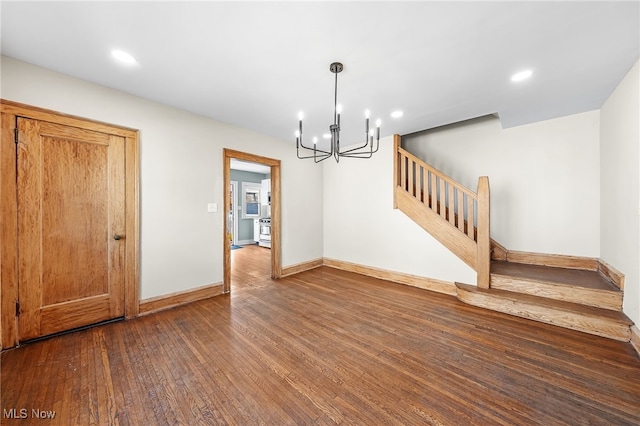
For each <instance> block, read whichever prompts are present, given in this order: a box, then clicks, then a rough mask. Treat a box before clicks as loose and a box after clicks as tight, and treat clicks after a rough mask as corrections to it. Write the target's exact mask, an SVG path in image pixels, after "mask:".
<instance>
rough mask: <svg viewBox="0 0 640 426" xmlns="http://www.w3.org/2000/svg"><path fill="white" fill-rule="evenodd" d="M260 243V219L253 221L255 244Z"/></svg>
mask: <svg viewBox="0 0 640 426" xmlns="http://www.w3.org/2000/svg"><path fill="white" fill-rule="evenodd" d="M258 241H260V219H253V242H255V243H257V242H258Z"/></svg>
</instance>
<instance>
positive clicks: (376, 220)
mask: <svg viewBox="0 0 640 426" xmlns="http://www.w3.org/2000/svg"><path fill="white" fill-rule="evenodd" d="M393 158H394V156H393V138H392V137H387V138H384V139H382V140H381V141H380V151H379V152H378V153H376V154H374V157H373V158H371V159H368V160H359V159H348V158H347V159H341V160H340V163H336V162H335V161H334V160H333V159H328V160H326V162H325V163H324V185H323V187H324V255H325V256H326V257H328V258H331V259H337V260H342V261H347V262H352V263H357V264H360V265H366V266H372V267H376V268H382V269H386V270H390V271H395V272H403V273H408V274H413V275H418V276H423V277H427V278H435V279H439V280H444V281H460V282H464V283H469V284H475V282H476V273H475V271H473V270H472V269H471V268H469V267H468V266H467V265H466V264H465V263H464V262H462V261H461V260H460V259H458V258H457V257H456V256H455V255H453V254H452V253H451V252H450V251H448V250H447V249H446V248H444V246H442V245H441V244H440V243H439V242H438V241H437V240H435V239H434V238H433V237H431V235H430V234H428V233H427V232H426V231H424V230H423V229H422V228H420V227H419V226H418V225H416V224H415V223H414V222H413V221H412V220H411V219H409V218H408V217H407V216H406V215H405V214H404V213H402V212H400V211H399V210H394V209H393Z"/></svg>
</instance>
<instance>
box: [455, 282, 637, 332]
mask: <svg viewBox="0 0 640 426" xmlns="http://www.w3.org/2000/svg"><path fill="white" fill-rule="evenodd" d="M456 287H458V288H461V289H463V290H465V291H467V292H471V293H481V294H485V295H489V296H492V297H496V298H500V299H504V300H508V301H512V302H522V303H527V304H532V305H538V306H543V307H545V308H548V309H553V310H561V311H565V312H572V313H576V314H581V315H585V316H590V317H599V318H606V319H609V320H613V321H616V322H619V323H621V324H625V325H628V326H631V325H633V321H631V320H630V319H629V318H628V317H627V316H626V315H625V314H624V313H622V312H620V311H613V310H609V309H602V308H595V307H593V306H587V305H581V304H578V303H571V302H564V301H561V300H553V299H547V298H544V297H538V296H531V295H529V294H522V293H514V292H511V291H506V290H498V289H484V288H478V287H476V286H473V285H469V284H463V283H456Z"/></svg>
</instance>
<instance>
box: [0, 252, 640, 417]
mask: <svg viewBox="0 0 640 426" xmlns="http://www.w3.org/2000/svg"><path fill="white" fill-rule="evenodd" d="M242 250H244V249H240V250H237V251H238V252H242ZM253 283H254V284H253V285H248V286H245V287H244V288H242V289H241V290H240V291H237V292H234V291H233V289H232V293H231V294H230V295H222V296H217V297H214V298H211V299H207V300H202V301H199V302H195V303H192V304H189V305H184V306H180V307H177V308H174V309H170V310H166V311H162V312H158V313H155V314H150V315H147V316H144V317H140V318H137V319H134V320H130V321H125V322H118V323H113V324H109V325H105V326H101V327H96V328H92V329H89V330H84V331H80V332H76V333H71V334H68V335H64V336H59V337H55V338H51V339H49V340H45V341H41V342H36V343H31V344H27V345H24V346H22V347H19V348H16V349H13V350H9V351H6V352H4V353H3V354H2V358H1V361H2V383H1V385H2V388H1V391H2V398H1V399H2V408H3V409H4V410H5V411H4V412H3V416H4V417H7V416H6V414H7V413H10V412H9V411H7V410H10V409H11V408H17V411H16V413H18V414H19V413H20V411H19V410H20V409H23V408H24V409H26V410H28V414H29V416H31V413H32V412H31V409H40V410H52V411H55V413H56V414H55V418H54V419H53V420H48V421H47V422H42V421H37V420H35V419H33V418H30V419H27V420H12V419H7V418H4V419H3V424H7V425H10V424H20V425H26V424H30V423H33V424H60V425H72V424H78V425H86V424H101V425H103V424H123V425H141V424H144V425H156V424H159V425H166V424H188V425H194V424H202V425H213V424H234V425H258V424H265V425H308V424H317V425H325V424H362V425H378V424H394V425H396V424H398V425H423V424H424V425H430V424H432V425H460V424H474V425H500V424H503V425H531V424H538V425H583V424H600V425H637V424H640V359H639V358H638V356H637V354H636V353H635V351H634V350H633V349H632V347H631V345H630V344H627V343H621V342H616V341H612V340H608V339H604V338H600V337H596V336H592V335H588V334H584V333H580V332H575V331H571V330H566V329H562V328H558V327H554V326H550V325H546V324H541V323H536V322H532V321H528V320H525V319H521V318H517V317H512V316H508V315H504V314H500V313H495V312H491V311H488V310H483V309H480V308H476V307H473V306H469V305H465V304H463V303H461V302H459V301H457V300H456V299H455V298H454V297H451V296H446V295H440V294H437V293H432V292H429V291H425V290H421V289H418V288H414V287H410V286H404V285H400V284H392V283H389V282H385V281H381V280H377V279H372V278H367V277H363V276H360V275H356V274H353V273H349V272H345V271H340V270H336V269H331V268H328V267H321V268H317V269H314V270H311V271H307V272H304V273H301V274H297V275H294V276H291V277H287V278H284V279H282V280H278V281H272V280H262V281H259V280H257V279H256V281H254V282H253ZM29 420H31V421H29Z"/></svg>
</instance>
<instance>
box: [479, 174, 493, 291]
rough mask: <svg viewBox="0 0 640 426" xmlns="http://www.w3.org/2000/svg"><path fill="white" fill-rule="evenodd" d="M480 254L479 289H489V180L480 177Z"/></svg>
mask: <svg viewBox="0 0 640 426" xmlns="http://www.w3.org/2000/svg"><path fill="white" fill-rule="evenodd" d="M477 214H478V227H477V229H478V241H477V243H478V254H477V258H476V272H477V274H478V283H477V284H478V287H479V288H489V273H490V267H491V237H490V232H489V217H490V216H489V178H488V177H487V176H480V178H479V179H478V213H477Z"/></svg>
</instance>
